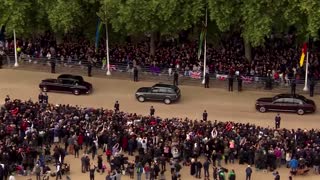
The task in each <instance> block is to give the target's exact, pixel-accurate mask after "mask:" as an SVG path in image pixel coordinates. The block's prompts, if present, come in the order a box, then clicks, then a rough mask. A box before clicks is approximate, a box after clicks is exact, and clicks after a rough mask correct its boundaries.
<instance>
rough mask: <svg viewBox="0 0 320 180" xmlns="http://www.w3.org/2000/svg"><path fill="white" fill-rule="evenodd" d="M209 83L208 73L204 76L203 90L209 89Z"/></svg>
mask: <svg viewBox="0 0 320 180" xmlns="http://www.w3.org/2000/svg"><path fill="white" fill-rule="evenodd" d="M209 81H210V77H209V73H206V75H205V76H204V88H209Z"/></svg>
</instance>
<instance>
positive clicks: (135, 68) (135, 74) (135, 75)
mask: <svg viewBox="0 0 320 180" xmlns="http://www.w3.org/2000/svg"><path fill="white" fill-rule="evenodd" d="M138 73H139V71H138V68H137V67H134V68H133V81H134V82H138Z"/></svg>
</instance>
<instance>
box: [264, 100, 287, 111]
mask: <svg viewBox="0 0 320 180" xmlns="http://www.w3.org/2000/svg"><path fill="white" fill-rule="evenodd" d="M283 103H284V98H279V99H276V100H274V101H273V102H272V104H270V107H267V108H268V109H270V110H274V111H282V109H283Z"/></svg>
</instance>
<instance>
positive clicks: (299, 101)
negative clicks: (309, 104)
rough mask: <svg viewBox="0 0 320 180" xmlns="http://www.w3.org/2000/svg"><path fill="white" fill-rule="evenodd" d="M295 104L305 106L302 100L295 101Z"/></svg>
mask: <svg viewBox="0 0 320 180" xmlns="http://www.w3.org/2000/svg"><path fill="white" fill-rule="evenodd" d="M293 103H294V104H303V101H302V100H300V99H293Z"/></svg>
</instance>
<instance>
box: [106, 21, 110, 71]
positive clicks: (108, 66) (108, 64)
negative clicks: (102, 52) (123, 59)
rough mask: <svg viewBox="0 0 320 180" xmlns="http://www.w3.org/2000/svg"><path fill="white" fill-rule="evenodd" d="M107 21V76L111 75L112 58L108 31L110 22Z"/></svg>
mask: <svg viewBox="0 0 320 180" xmlns="http://www.w3.org/2000/svg"><path fill="white" fill-rule="evenodd" d="M105 23H106V50H107V73H106V75H107V76H110V75H111V72H110V59H109V33H108V22H107V21H105Z"/></svg>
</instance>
